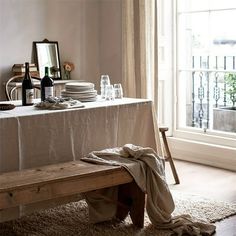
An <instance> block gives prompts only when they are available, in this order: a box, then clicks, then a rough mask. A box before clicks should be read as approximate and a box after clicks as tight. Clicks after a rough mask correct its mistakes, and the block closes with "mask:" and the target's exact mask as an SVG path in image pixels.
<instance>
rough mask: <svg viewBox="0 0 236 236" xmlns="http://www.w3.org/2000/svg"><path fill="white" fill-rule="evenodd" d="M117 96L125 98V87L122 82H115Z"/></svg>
mask: <svg viewBox="0 0 236 236" xmlns="http://www.w3.org/2000/svg"><path fill="white" fill-rule="evenodd" d="M114 93H115V98H123V89H122V85H121V84H114Z"/></svg>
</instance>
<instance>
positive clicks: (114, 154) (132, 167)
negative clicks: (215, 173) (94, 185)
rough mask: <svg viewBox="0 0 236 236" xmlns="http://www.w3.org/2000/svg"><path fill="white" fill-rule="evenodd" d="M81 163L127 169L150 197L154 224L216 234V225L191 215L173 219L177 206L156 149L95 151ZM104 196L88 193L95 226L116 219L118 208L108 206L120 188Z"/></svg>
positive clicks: (148, 206) (128, 147) (175, 230)
mask: <svg viewBox="0 0 236 236" xmlns="http://www.w3.org/2000/svg"><path fill="white" fill-rule="evenodd" d="M81 160H83V161H87V162H91V163H95V164H107V165H118V166H123V167H124V168H125V169H126V170H127V171H128V172H129V173H130V174H131V175H132V177H133V178H134V180H135V182H136V183H137V185H138V186H139V187H140V189H141V190H142V191H143V192H145V193H146V194H147V200H146V201H147V202H146V210H147V214H148V216H149V219H150V221H151V222H152V224H153V225H154V226H156V227H157V228H159V229H171V230H172V231H173V233H175V234H177V235H183V234H184V233H185V234H188V235H212V234H213V233H214V231H215V226H214V225H212V224H208V223H206V222H196V221H194V220H193V219H191V217H190V216H189V215H180V216H177V217H172V215H171V214H172V212H173V211H174V208H175V205H174V201H173V198H172V195H171V192H170V190H169V188H168V185H167V183H166V180H165V170H164V159H163V158H161V157H159V156H158V155H157V153H156V152H155V151H154V150H153V149H152V148H148V147H147V148H143V147H140V146H135V145H132V144H126V145H124V146H123V147H117V148H113V149H105V150H102V151H93V152H91V153H89V154H88V155H87V156H86V157H84V158H82V159H81ZM102 191H103V192H101V193H100V194H104V197H100V198H99V196H98V195H96V194H94V193H93V192H91V193H87V194H85V199H86V201H87V203H88V206H89V216H90V220H91V221H92V222H93V223H96V222H102V221H107V220H110V219H112V218H114V217H115V213H116V205H115V204H112V203H109V204H107V200H106V199H108V198H113V200H114V201H116V200H117V188H115V187H113V188H110V189H105V190H102Z"/></svg>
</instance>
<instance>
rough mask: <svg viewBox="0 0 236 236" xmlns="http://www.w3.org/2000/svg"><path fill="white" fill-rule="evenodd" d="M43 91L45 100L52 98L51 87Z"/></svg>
mask: <svg viewBox="0 0 236 236" xmlns="http://www.w3.org/2000/svg"><path fill="white" fill-rule="evenodd" d="M44 89H45V90H44V91H45V98H47V97H53V87H44Z"/></svg>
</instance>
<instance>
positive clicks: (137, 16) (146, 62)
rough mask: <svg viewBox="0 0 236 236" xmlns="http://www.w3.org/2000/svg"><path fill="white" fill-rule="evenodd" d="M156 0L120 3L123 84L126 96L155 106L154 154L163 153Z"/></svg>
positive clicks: (128, 0) (135, 0)
mask: <svg viewBox="0 0 236 236" xmlns="http://www.w3.org/2000/svg"><path fill="white" fill-rule="evenodd" d="M157 53H158V52H157V0H122V60H123V61H122V80H123V81H122V84H123V87H124V94H125V96H128V97H135V98H150V99H152V101H153V104H154V112H153V114H154V116H155V117H154V120H155V121H156V122H154V123H155V125H156V143H157V151H158V153H159V154H160V155H162V154H163V150H162V145H161V143H160V135H159V128H158V125H157V115H156V112H155V111H157V110H158V107H157V104H158V103H157V101H158V100H157V99H158V77H157V74H158V73H157V69H158V67H157V66H158V64H157Z"/></svg>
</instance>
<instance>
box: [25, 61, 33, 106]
mask: <svg viewBox="0 0 236 236" xmlns="http://www.w3.org/2000/svg"><path fill="white" fill-rule="evenodd" d="M33 98H34V85H33V82H32V80H31V76H30V73H29V63H28V62H26V63H25V75H24V79H23V81H22V106H30V105H33V104H34V103H33Z"/></svg>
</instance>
